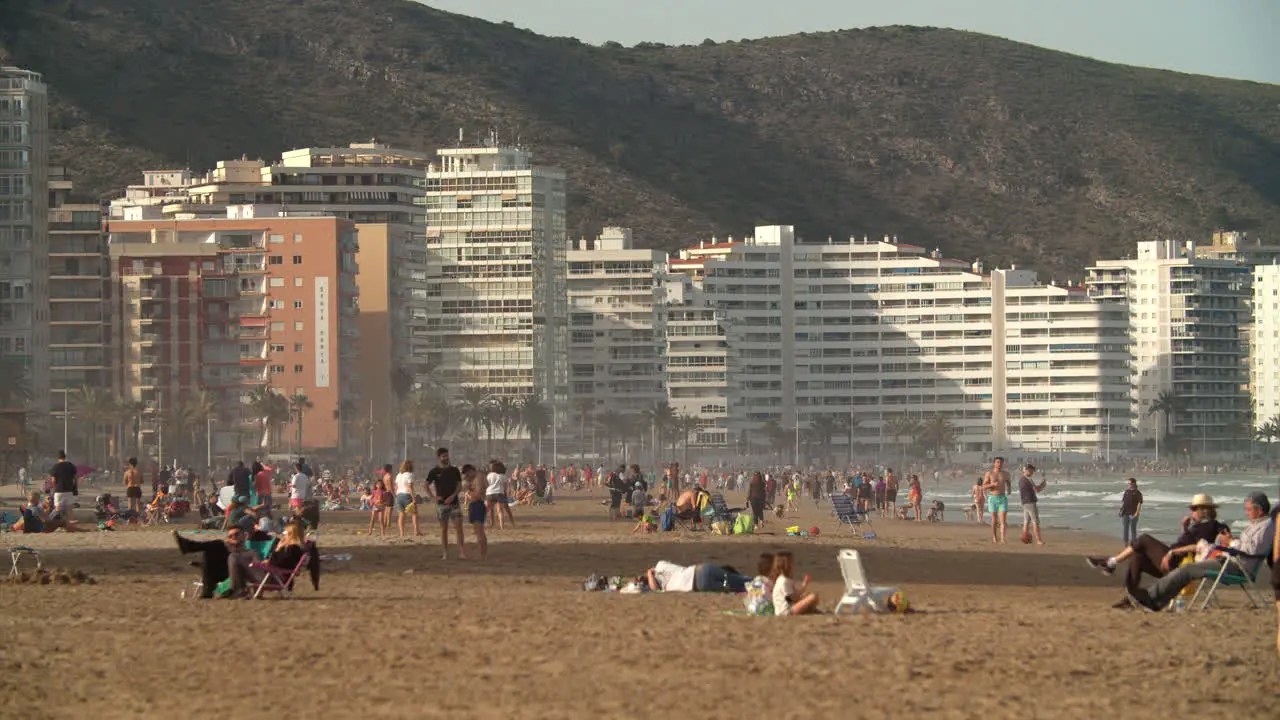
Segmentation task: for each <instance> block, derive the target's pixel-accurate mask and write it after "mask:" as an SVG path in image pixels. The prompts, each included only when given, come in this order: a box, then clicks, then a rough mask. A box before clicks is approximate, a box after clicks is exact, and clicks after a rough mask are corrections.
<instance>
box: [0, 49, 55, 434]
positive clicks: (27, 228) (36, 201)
mask: <svg viewBox="0 0 1280 720" xmlns="http://www.w3.org/2000/svg"><path fill="white" fill-rule="evenodd" d="M48 154H49V110H48V91H47V88H46V87H45V84H44V81H43V79H42V78H41V76H40V74H39V73H34V72H29V71H27V70H22V69H20V68H16V67H8V66H0V356H3V357H5V358H9V359H12V360H14V361H16V363H17V364H20V365H22V366H23V367H25V372H26V383H27V389H28V390H29V396H30V399H29V401H28V408H29V409H30V410H31V411H32V412H31V418H32V419H31V420H29V423H30V424H32V425H34V426H35V427H36V428H37V430H39V429H43V428H47V427H48V422H47V420H48V411H49V255H48V250H49V248H48V243H49V240H48V236H47V223H48V219H49V218H48V193H47V192H46V188H47V185H46V182H47V180H46V174H47V172H48Z"/></svg>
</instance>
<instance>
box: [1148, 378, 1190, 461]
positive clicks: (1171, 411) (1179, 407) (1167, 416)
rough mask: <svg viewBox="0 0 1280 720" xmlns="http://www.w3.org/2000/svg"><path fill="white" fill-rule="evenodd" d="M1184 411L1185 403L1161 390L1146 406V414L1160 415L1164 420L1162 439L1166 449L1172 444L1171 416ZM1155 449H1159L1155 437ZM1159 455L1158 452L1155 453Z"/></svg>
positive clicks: (1172, 393)
mask: <svg viewBox="0 0 1280 720" xmlns="http://www.w3.org/2000/svg"><path fill="white" fill-rule="evenodd" d="M1185 409H1186V401H1185V400H1184V399H1183V398H1180V397H1178V396H1177V395H1176V394H1174V392H1173V391H1172V390H1161V391H1160V394H1159V395H1157V396H1156V399H1155V400H1152V401H1151V404H1150V405H1148V406H1147V414H1148V415H1154V414H1156V413H1160V414H1161V416H1162V417H1163V419H1164V433H1163V435H1164V437H1165V447H1166V449H1167V448H1169V447H1171V446H1172V445H1173V443H1171V442H1169V440H1170V439H1172V436H1173V416H1174V415H1177V414H1178V413H1180V412H1182V411H1183V410H1185ZM1156 440H1157V444H1156V447H1157V448H1159V438H1158V437H1157V439H1156ZM1156 454H1157V455H1159V451H1157V453H1156Z"/></svg>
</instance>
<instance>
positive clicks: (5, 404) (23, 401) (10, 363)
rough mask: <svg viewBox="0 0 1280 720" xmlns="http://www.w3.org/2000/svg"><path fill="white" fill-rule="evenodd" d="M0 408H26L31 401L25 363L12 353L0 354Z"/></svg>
mask: <svg viewBox="0 0 1280 720" xmlns="http://www.w3.org/2000/svg"><path fill="white" fill-rule="evenodd" d="M0 377H2V378H4V382H3V383H0V408H8V409H15V410H16V409H26V407H27V404H28V403H29V402H30V401H31V383H30V376H28V374H27V363H26V362H24V361H23V360H22V359H21V358H18V357H15V356H13V355H0Z"/></svg>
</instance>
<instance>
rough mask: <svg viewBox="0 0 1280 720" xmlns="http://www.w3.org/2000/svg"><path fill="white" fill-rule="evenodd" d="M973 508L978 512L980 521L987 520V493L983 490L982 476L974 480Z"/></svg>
mask: <svg viewBox="0 0 1280 720" xmlns="http://www.w3.org/2000/svg"><path fill="white" fill-rule="evenodd" d="M973 509H974V510H975V511H977V513H978V522H986V517H985V513H986V512H987V494H986V492H984V491H983V490H982V478H978V479H977V480H975V481H974V482H973Z"/></svg>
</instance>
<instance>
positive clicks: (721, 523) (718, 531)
mask: <svg viewBox="0 0 1280 720" xmlns="http://www.w3.org/2000/svg"><path fill="white" fill-rule="evenodd" d="M711 534H712V535H732V534H733V527H732V526H731V525H729V521H728V520H716V521H714V522H712V523H711Z"/></svg>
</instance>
